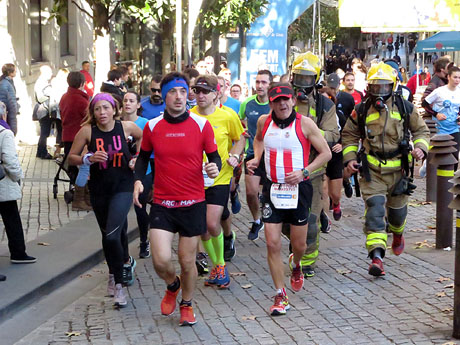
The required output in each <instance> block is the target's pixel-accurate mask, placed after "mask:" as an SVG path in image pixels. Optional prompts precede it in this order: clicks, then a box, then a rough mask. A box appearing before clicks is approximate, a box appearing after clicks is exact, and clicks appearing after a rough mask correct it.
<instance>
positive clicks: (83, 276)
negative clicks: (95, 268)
mask: <svg viewBox="0 0 460 345" xmlns="http://www.w3.org/2000/svg"><path fill="white" fill-rule="evenodd" d="M91 277H92V275H91V274H89V273H86V274H82V275H81V276H80V278H91Z"/></svg>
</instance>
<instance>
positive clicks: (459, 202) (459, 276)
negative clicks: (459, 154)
mask: <svg viewBox="0 0 460 345" xmlns="http://www.w3.org/2000/svg"><path fill="white" fill-rule="evenodd" d="M450 181H451V182H452V183H453V184H454V186H453V187H452V188H451V189H449V192H451V193H452V194H454V195H455V198H454V200H452V202H451V203H450V204H449V208H452V209H454V210H456V218H457V219H456V222H455V276H454V279H455V281H454V331H453V333H452V336H453V337H454V338H456V339H460V171H457V172H456V173H455V175H454V178H453V179H452V180H450Z"/></svg>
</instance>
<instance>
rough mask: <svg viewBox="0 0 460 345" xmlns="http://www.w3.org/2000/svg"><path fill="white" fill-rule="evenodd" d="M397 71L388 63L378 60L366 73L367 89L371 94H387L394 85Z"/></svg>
mask: <svg viewBox="0 0 460 345" xmlns="http://www.w3.org/2000/svg"><path fill="white" fill-rule="evenodd" d="M397 76H398V72H397V71H396V70H395V69H394V68H393V67H391V66H390V65H387V64H385V63H384V62H379V63H378V64H377V65H374V66H372V67H371V68H370V69H369V72H368V73H367V83H368V91H369V93H370V94H371V95H372V96H375V97H385V96H389V95H390V94H391V92H392V91H393V90H394V89H395V87H396V78H397Z"/></svg>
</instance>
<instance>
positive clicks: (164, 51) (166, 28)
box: [161, 19, 172, 74]
mask: <svg viewBox="0 0 460 345" xmlns="http://www.w3.org/2000/svg"><path fill="white" fill-rule="evenodd" d="M161 28H162V33H161V37H163V39H162V40H161V65H162V67H161V68H162V71H163V74H165V67H166V64H168V63H169V62H171V37H172V32H171V31H172V30H171V21H170V20H169V19H167V20H165V21H164V22H163V23H162V25H161Z"/></svg>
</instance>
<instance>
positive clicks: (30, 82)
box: [0, 0, 93, 144]
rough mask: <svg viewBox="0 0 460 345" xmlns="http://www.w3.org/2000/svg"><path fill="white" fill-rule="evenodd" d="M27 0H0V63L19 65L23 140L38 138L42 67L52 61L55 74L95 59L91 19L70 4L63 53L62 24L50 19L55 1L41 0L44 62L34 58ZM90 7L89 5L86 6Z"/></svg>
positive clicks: (0, 64) (20, 123)
mask: <svg viewBox="0 0 460 345" xmlns="http://www.w3.org/2000/svg"><path fill="white" fill-rule="evenodd" d="M29 4H30V3H29V1H28V0H25V1H24V0H23V1H21V0H0V42H2V44H3V47H2V49H0V66H3V64H5V63H14V64H15V65H16V67H17V74H16V78H15V79H14V83H15V86H16V92H17V97H19V104H20V106H21V109H20V115H19V116H18V127H19V131H18V138H19V139H20V140H21V141H24V142H28V143H33V144H35V143H36V142H37V138H36V124H35V123H34V122H32V109H33V104H34V92H33V88H34V83H35V81H36V80H37V78H38V75H39V70H40V67H41V66H42V65H44V64H49V65H50V66H51V67H52V68H53V71H54V74H56V72H57V71H58V69H59V68H62V67H66V68H68V69H70V70H80V66H81V62H82V61H84V60H89V61H92V60H93V53H92V49H93V48H92V47H93V29H92V19H91V18H89V16H87V15H86V14H84V13H83V12H81V11H80V10H78V9H77V8H76V7H75V6H74V5H73V4H69V50H70V55H67V56H61V53H60V41H59V32H60V31H59V26H58V25H57V23H56V21H55V20H51V21H49V20H47V18H48V17H49V9H50V8H51V6H52V4H53V1H51V0H43V1H42V14H43V15H44V17H45V19H44V20H43V21H42V54H43V60H44V61H41V62H36V63H32V62H31V47H30V46H31V42H30V25H29ZM87 9H88V10H89V11H91V10H90V9H89V8H87Z"/></svg>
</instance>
